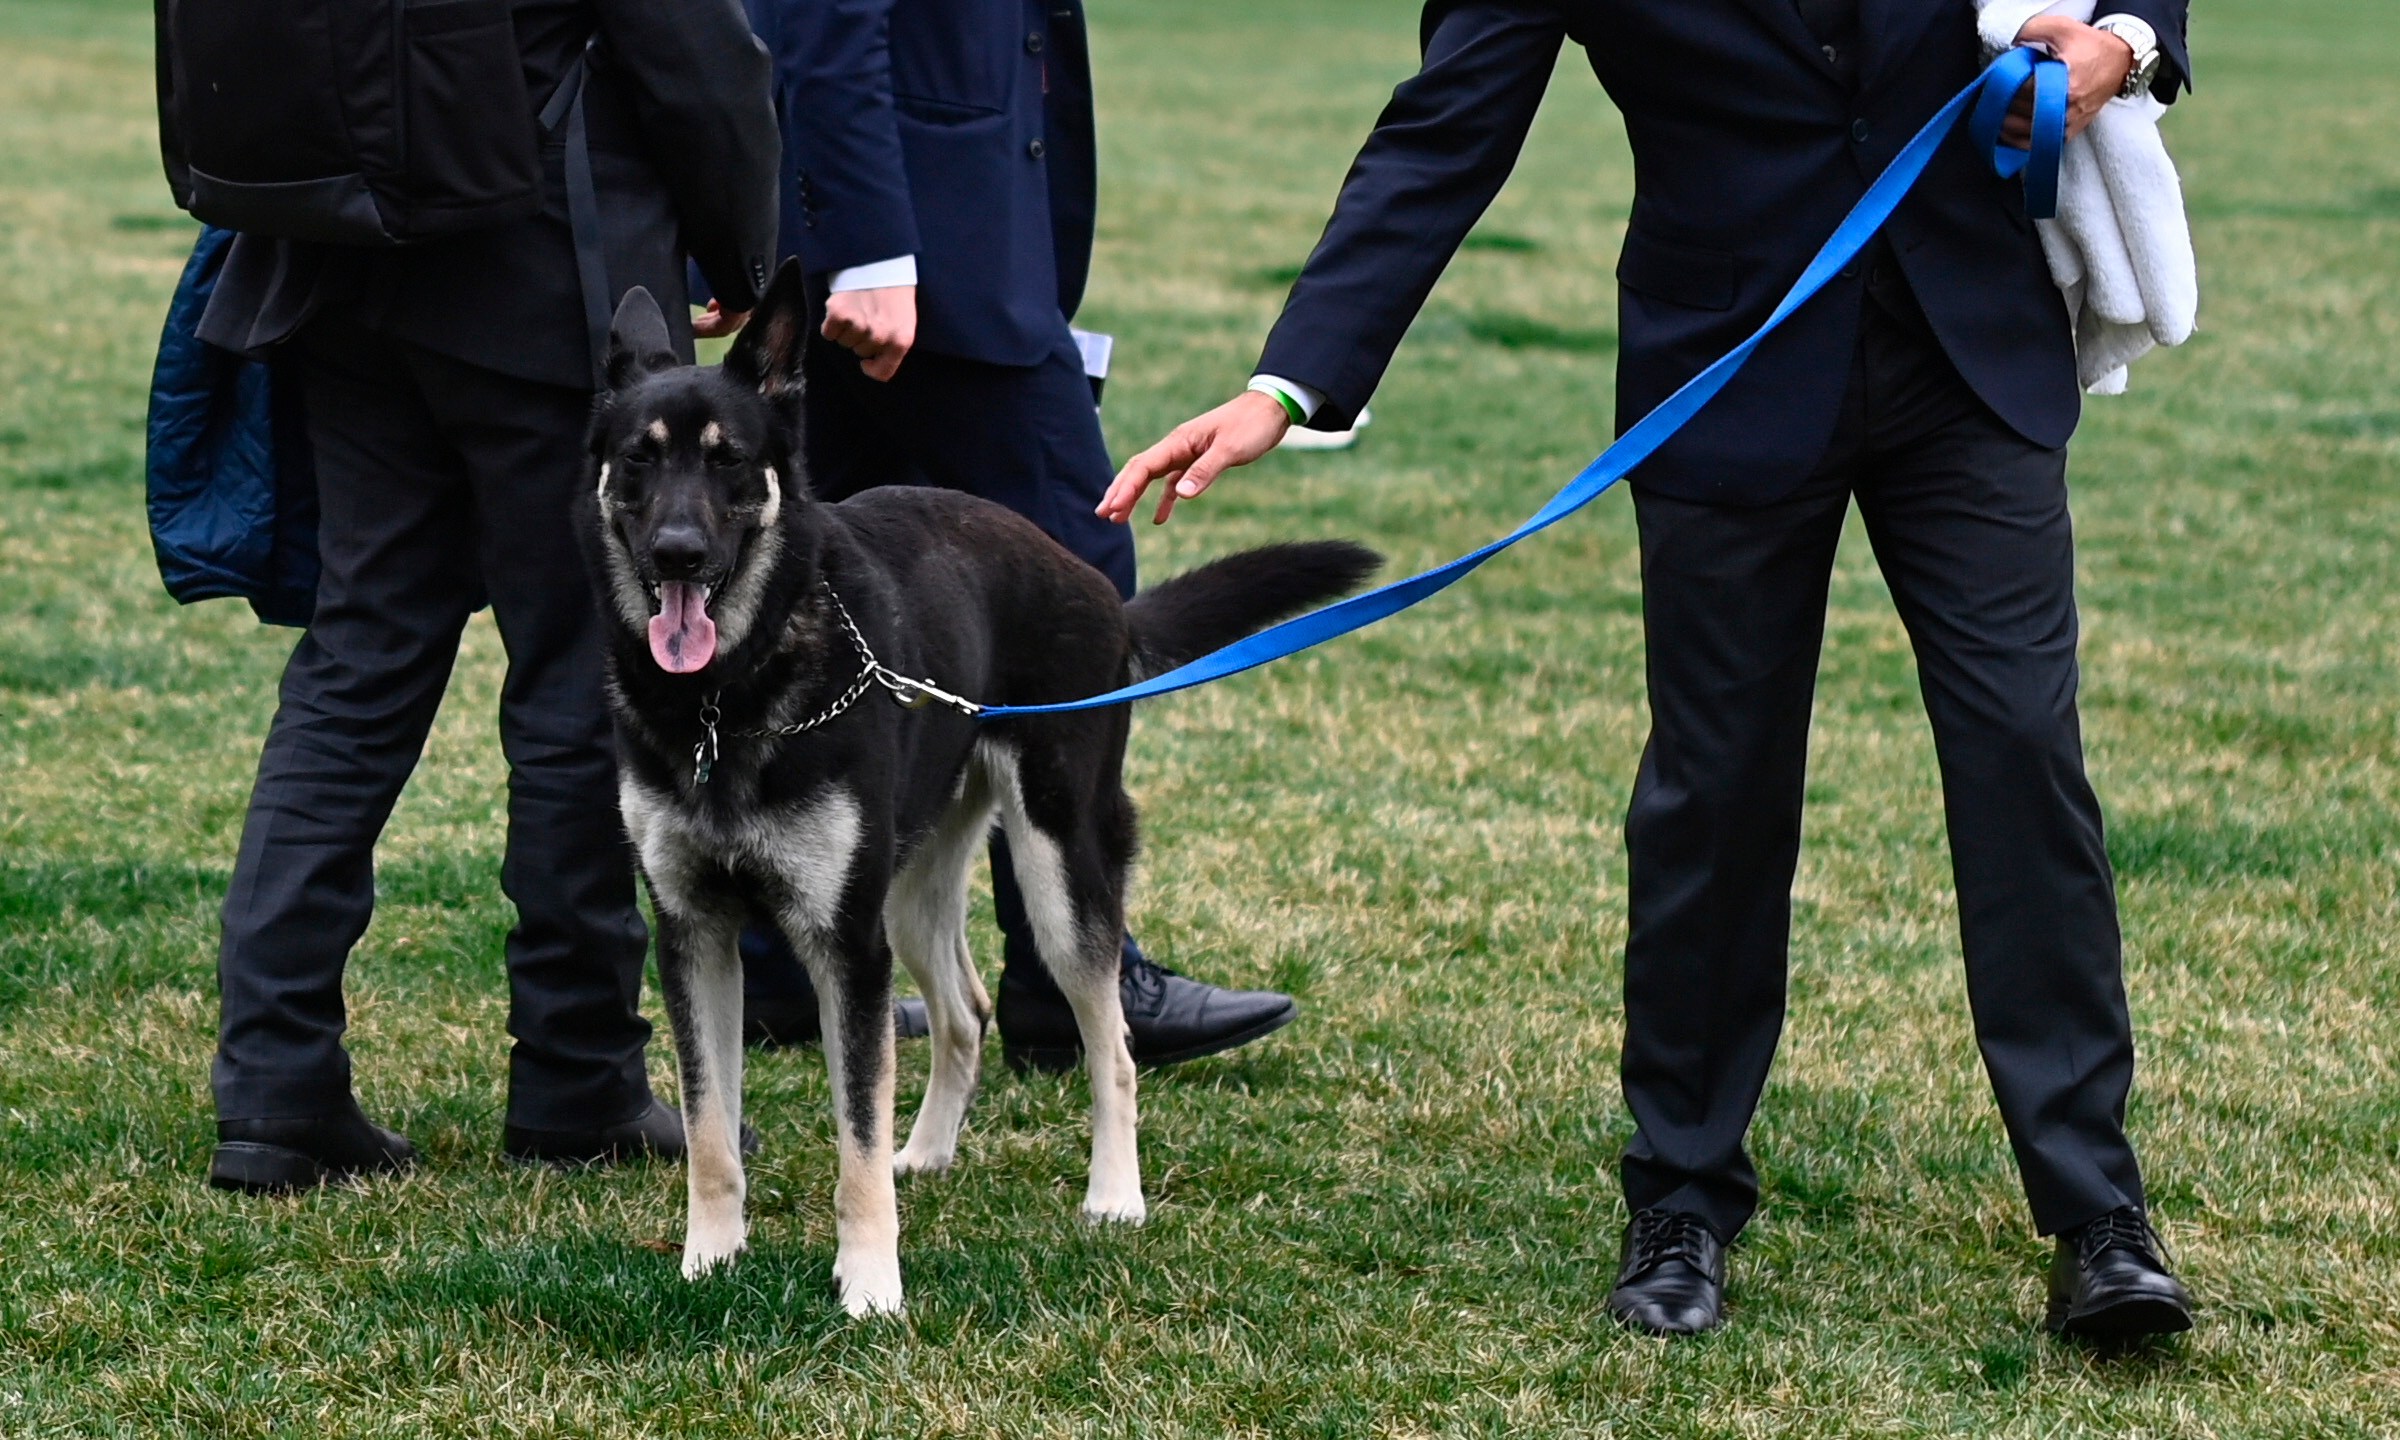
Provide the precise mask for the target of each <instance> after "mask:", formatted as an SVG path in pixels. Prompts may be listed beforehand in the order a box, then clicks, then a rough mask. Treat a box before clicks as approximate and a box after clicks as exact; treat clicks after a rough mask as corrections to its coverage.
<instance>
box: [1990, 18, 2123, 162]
mask: <svg viewBox="0 0 2400 1440" xmlns="http://www.w3.org/2000/svg"><path fill="white" fill-rule="evenodd" d="M2017 43H2018V44H2020V45H2032V46H2035V47H2037V48H2040V49H2044V50H2047V51H2049V52H2050V53H2051V54H2052V55H2054V56H2056V57H2058V58H2059V59H2061V60H2064V61H2065V62H2067V138H2068V139H2070V140H2072V139H2074V138H2075V137H2076V136H2078V135H2081V134H2082V133H2083V127H2084V126H2086V125H2089V124H2091V123H2092V117H2093V116H2095V115H2097V114H2099V113H2100V107H2101V106H2103V105H2106V104H2107V103H2108V102H2109V101H2111V100H2114V99H2116V98H2117V92H2118V91H2120V90H2122V89H2124V88H2125V77H2126V76H2128V75H2130V74H2132V73H2133V47H2132V46H2131V45H2129V44H2127V43H2126V42H2125V41H2124V40H2123V39H2121V38H2120V37H2118V36H2115V35H2111V34H2109V33H2108V32H2107V31H2106V30H2095V29H2093V28H2092V27H2091V26H2089V25H2086V24H2084V23H2083V22H2081V21H2079V20H2069V19H2068V18H2066V17H2065V16H2064V15H2036V16H2034V17H2033V18H2032V19H2031V20H2028V21H2026V22H2025V28H2024V29H2022V30H2019V31H2018V32H2017ZM2000 139H2001V140H2002V141H2003V142H2004V143H2006V144H2009V145H2013V146H2015V147H2016V148H2017V149H2019V150H2024V149H2028V148H2030V147H2031V146H2032V144H2033V84H2032V82H2031V81H2028V82H2026V85H2025V88H2024V90H2023V91H2021V92H2019V94H2018V95H2017V103H2016V104H2015V105H2014V106H2012V107H2011V108H2010V109H2009V112H2008V119H2007V120H2005V121H2003V122H2002V123H2001V126H2000Z"/></svg>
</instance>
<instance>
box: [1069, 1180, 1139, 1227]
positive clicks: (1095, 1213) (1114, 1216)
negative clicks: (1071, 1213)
mask: <svg viewBox="0 0 2400 1440" xmlns="http://www.w3.org/2000/svg"><path fill="white" fill-rule="evenodd" d="M1083 1218H1084V1219H1085V1220H1087V1221H1089V1222H1090V1223H1092V1224H1094V1225H1139V1224H1141V1223H1142V1222H1143V1221H1145V1220H1147V1219H1149V1218H1150V1207H1149V1205H1148V1204H1146V1203H1145V1202H1144V1201H1143V1200H1142V1192H1141V1189H1140V1188H1139V1187H1138V1186H1137V1187H1135V1188H1134V1189H1131V1190H1127V1191H1124V1192H1122V1193H1116V1192H1108V1193H1103V1192H1101V1191H1099V1190H1094V1191H1092V1192H1091V1193H1090V1194H1088V1195H1085V1196H1084V1197H1083Z"/></svg>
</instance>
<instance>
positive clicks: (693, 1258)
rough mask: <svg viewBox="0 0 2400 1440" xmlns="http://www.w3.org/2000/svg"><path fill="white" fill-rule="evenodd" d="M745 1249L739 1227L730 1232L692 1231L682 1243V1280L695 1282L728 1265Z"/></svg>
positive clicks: (744, 1242)
mask: <svg viewBox="0 0 2400 1440" xmlns="http://www.w3.org/2000/svg"><path fill="white" fill-rule="evenodd" d="M745 1248H746V1241H745V1239H744V1237H743V1234H742V1227H741V1226H739V1225H737V1226H735V1227H733V1229H732V1230H731V1231H716V1232H713V1233H712V1232H708V1231H702V1230H694V1231H692V1233H691V1234H690V1235H689V1236H687V1237H685V1239H684V1242H683V1278H684V1279H686V1280H697V1279H699V1278H700V1277H701V1276H703V1275H706V1274H707V1273H708V1272H709V1271H711V1270H715V1269H717V1268H718V1267H720V1266H724V1265H730V1264H732V1263H733V1257H734V1256H736V1255H739V1254H741V1253H742V1251H743V1250H744V1249H745Z"/></svg>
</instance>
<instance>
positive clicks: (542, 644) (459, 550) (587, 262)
mask: <svg viewBox="0 0 2400 1440" xmlns="http://www.w3.org/2000/svg"><path fill="white" fill-rule="evenodd" d="M513 21H514V32H515V35H516V38H517V43H518V46H519V50H520V52H521V56H522V61H523V65H524V73H525V78H526V82H527V91H528V93H529V94H530V95H532V96H534V97H537V98H536V100H535V104H537V105H540V104H542V100H541V98H540V97H549V96H553V95H561V94H566V93H571V92H568V91H565V90H563V89H562V86H565V85H569V84H573V83H580V84H581V85H582V86H583V91H582V94H583V100H584V106H585V119H586V124H585V126H584V127H583V128H584V129H585V130H586V131H587V132H588V149H585V148H576V149H573V150H572V151H571V149H570V145H569V139H570V136H569V135H568V133H567V132H566V130H564V129H554V130H553V131H552V132H551V134H550V136H549V138H548V140H547V141H546V143H545V148H544V150H543V162H544V169H545V185H544V198H543V205H542V208H541V210H540V212H539V213H538V214H536V215H533V216H531V217H530V218H527V219H524V220H521V221H515V222H510V223H507V224H503V225H500V226H496V227H493V228H489V229H484V230H479V231H475V232H472V233H469V234H466V235H462V236H459V237H456V238H452V239H446V240H441V241H436V242H431V243H427V244H423V245H419V246H413V247H408V248H400V249H388V250H368V249H351V250H339V249H334V248H331V247H319V246H310V245H302V244H296V243H289V242H281V241H271V240H265V239H261V238H258V237H248V236H245V237H244V238H243V239H242V240H240V241H239V242H237V244H236V246H235V249H234V252H233V254H232V255H231V256H230V257H229V258H228V260H227V262H226V268H225V271H224V274H223V276H222V277H221V278H220V280H219V282H218V286H217V291H216V294H215V296H214V298H213V300H212V302H211V304H210V307H209V309H208V312H207V314H206V316H205V318H204V320H203V322H202V327H201V334H202V337H203V338H204V339H207V340H209V341H211V342H212V343H215V344H218V345H222V346H225V347H226V348H228V349H233V350H239V351H244V352H250V353H256V352H259V351H262V350H264V349H267V348H270V347H274V348H278V349H279V353H280V355H281V357H282V358H283V359H284V360H286V361H288V363H289V369H290V372H291V373H293V374H295V375H296V376H297V378H298V380H299V382H300V384H301V387H302V392H303V395H304V398H305V402H306V408H307V412H308V419H309V438H310V443H311V445H312V447H313V449H314V451H315V459H316V473H317V480H318V490H319V499H320V505H321V509H322V521H321V529H320V536H319V545H320V549H321V551H322V559H323V577H322V579H321V581H320V583H319V586H318V590H317V601H316V611H315V616H314V618H313V620H312V621H311V623H310V624H309V627H308V630H307V632H306V633H305V634H304V635H303V636H302V637H301V640H300V643H299V646H298V648H297V649H296V650H295V651H294V652H293V654H292V658H291V661H290V664H289V666H288V667H287V668H286V670H285V672H284V677H283V687H282V698H281V704H280V705H279V706H278V708H277V710H276V713H275V720H274V725H273V727H272V729H271V730H270V731H269V734H268V737H267V743H266V748H265V752H264V754H263V755H262V756H261V757H260V760H259V774H258V783H257V788H256V789H255V791H254V792H253V794H252V796H251V802H250V813H249V818H248V821H247V823H246V824H245V826H244V828H243V833H242V845H241V851H240V854H239V856H238V858H237V859H236V860H235V863H234V875H233V883H232V887H231V891H230V893H229V894H228V895H227V897H226V901H225V927H224V938H223V946H222V949H221V951H220V954H219V959H218V977H219V984H220V988H221V992H222V1007H223V1013H222V1029H221V1032H220V1036H219V1041H218V1050H217V1058H216V1064H215V1071H214V1083H215V1090H216V1100H217V1115H218V1136H219V1145H218V1149H217V1153H216V1156H215V1159H214V1160H213V1162H212V1164H211V1169H210V1178H211V1181H212V1183H215V1184H218V1185H221V1186H226V1187H230V1188H238V1189H250V1190H273V1189H288V1188H293V1187H297V1186H304V1185H311V1184H317V1183H321V1182H323V1181H324V1180H327V1179H331V1178H335V1177H339V1176H342V1175H346V1174H352V1173H358V1172H362V1171H379V1170H389V1169H396V1168H399V1167H401V1166H404V1165H406V1164H408V1163H409V1162H410V1161H411V1159H412V1158H413V1153H414V1152H413V1151H412V1150H411V1148H410V1146H409V1144H408V1142H407V1141H406V1140H405V1139H404V1138H402V1137H401V1136H399V1135H397V1134H394V1133H393V1132H391V1131H389V1130H385V1129H382V1128H381V1127H379V1126H376V1125H373V1124H372V1123H370V1122H369V1121H368V1120H367V1119H366V1117H365V1116H364V1115H363V1114H362V1113H361V1111H360V1110H359V1107H358V1105H357V1102H356V1101H355V1100H354V1099H353V1098H352V1095H351V1089H350V1061H349V1057H348V1055H347V1054H346V1053H345V1052H344V1050H343V1048H342V1043H341V1035H342V1029H343V1021H344V1012H343V1006H342V989H341V980H342V969H343V965H344V962H345V960H346V958H347V956H348V954H349V951H350V948H351V946H352V945H353V944H355V943H356V942H357V940H358V938H359V936H360V934H361V933H362V932H364V931H365V929H366V927H367V922H368V918H369V916H370V914H371V913H372V910H373V908H374V899H375V885H374V869H373V866H374V849H375V842H376V838H377V836H378V835H379V833H380V832H381V830H382V828H383V825H384V822H385V820H386V819H387V818H388V816H389V814H390V812H391V807H392V804H393V802H394V801H395V800H396V799H397V797H398V796H399V793H400V789H401V786H402V785H403V784H404V783H405V782H406V780H407V779H408V776H409V773H410V771H411V770H412V769H413V768H414V766H415V764H416V761H417V757H418V755H419V754H420V753H422V751H423V748H424V743H425V737H426V734H427V731H428V729H429V728H430V726H431V725H432V723H433V717H434V712H435V709H436V708H437V706H438V705H439V704H440V701H441V698H442V692H443V690H444V688H445V686H446V685H447V683H448V680H449V676H450V670H451V665H452V661H453V659H454V658H455V656H456V653H457V649H458V641H459V635H460V631H461V629H462V627H463V626H464V625H465V624H466V621H467V618H468V616H469V615H470V614H471V613H472V612H473V611H474V610H475V609H476V608H477V607H478V606H480V605H482V604H484V603H487V602H488V603H489V604H490V605H491V607H492V610H493V614H494V617H495V619H496V620H497V621H498V623H499V628H500V635H501V639H502V642H503V643H504V644H505V645H506V647H507V650H508V661H509V663H508V675H507V678H506V680H505V681H504V683H503V686H502V690H501V697H500V738H501V746H502V749H503V750H504V751H505V752H506V754H507V756H508V762H509V798H508V842H507V856H506V859H505V861H504V862H503V865H502V869H501V885H502V888H503V889H505V890H506V891H507V893H508V896H509V898H510V899H511V900H512V901H513V902H514V903H515V906H516V911H517V923H516V926H515V928H514V929H512V930H511V931H510V932H509V936H508V940H507V961H508V974H509V986H510V997H511V1004H510V1009H509V1033H510V1034H511V1035H512V1036H514V1037H515V1040H516V1044H515V1047H514V1049H513V1051H512V1052H511V1055H510V1062H509V1095H508V1112H507V1124H506V1129H505V1134H504V1145H505V1148H506V1149H507V1151H508V1152H509V1153H510V1154H511V1155H513V1156H516V1157H519V1158H524V1159H544V1160H552V1161H586V1162H588V1161H599V1160H608V1159H616V1158H623V1157H627V1156H630V1155H635V1154H642V1153H679V1152H680V1150H681V1147H682V1143H683V1141H682V1135H683V1132H682V1124H681V1121H680V1119H679V1117H677V1116H676V1114H675V1112H674V1111H672V1110H671V1109H668V1108H667V1107H666V1106H664V1105H662V1104H660V1103H659V1102H658V1101H657V1100H656V1099H654V1098H653V1097H652V1095H651V1093H650V1086H649V1082H648V1079H647V1078H646V1075H645V1071H644V1067H643V1058H642V1057H643V1049H644V1046H645V1045H646V1043H647V1041H648V1038H649V1026H648V1024H647V1023H646V1022H645V1021H643V1019H642V1018H641V1015H640V1012H639V1010H638V1009H637V1006H636V1001H637V998H638V996H639V994H640V989H641V977H642V959H643V952H644V950H645V948H646V945H647V940H648V937H647V934H646V932H645V930H644V927H643V924H642V920H641V915H640V912H639V911H638V910H637V909H636V907H635V903H634V875H633V866H632V857H631V854H630V852H629V850H628V848H627V846H626V843H625V838H624V828H623V825H622V824H621V822H620V821H619V819H618V816H617V812H616V781H615V770H614V761H613V758H612V754H611V749H610V744H611V742H610V735H609V719H608V715H607V711H606V710H605V708H604V706H603V703H602V697H601V690H600V658H599V654H600V652H599V631H598V616H597V611H596V610H595V608H594V605H593V601H592V599H591V595H590V590H589V586H588V583H587V581H586V579H585V576H584V573H583V566H582V562H581V558H580V556H579V554H578V552H577V549H576V546H575V543H574V537H573V532H572V527H571V525H570V523H569V518H568V517H569V514H570V511H569V504H570V500H571V497H572V496H573V494H574V492H575V487H577V486H578V485H580V484H581V483H582V479H581V477H582V475H583V467H584V456H583V448H584V444H583V442H584V431H585V428H586V426H587V425H588V423H589V418H590V413H591V404H592V393H593V387H594V383H595V369H594V367H595V357H594V346H593V337H592V330H591V326H590V323H589V317H590V313H591V311H592V310H593V308H595V304H596V302H597V301H599V300H602V299H604V300H605V304H606V306H613V305H614V304H615V300H616V297H617V296H618V295H620V294H622V293H623V292H624V291H625V290H627V289H629V288H630V287H632V286H634V285H636V284H639V285H644V286H647V287H649V289H650V291H651V293H653V294H654V295H657V296H658V297H659V298H660V299H661V301H662V302H664V303H665V305H666V309H667V313H668V314H669V315H670V316H672V317H677V318H678V320H680V319H681V317H683V316H685V315H687V314H688V307H687V306H685V305H683V304H680V303H677V302H679V301H680V300H681V298H682V297H683V294H684V280H683V274H684V254H685V251H686V250H687V249H688V251H689V253H690V254H691V255H692V257H693V258H694V259H695V260H696V261H697V262H698V264H699V265H700V267H701V268H702V269H703V271H705V272H706V274H707V275H708V277H709V280H710V282H711V283H712V284H713V285H714V286H715V287H716V291H717V293H718V294H719V295H720V296H722V297H724V298H725V300H726V301H727V302H729V304H728V308H730V309H735V310H738V309H741V308H744V307H745V306H746V305H747V304H748V303H749V302H750V301H751V300H752V299H754V298H755V297H756V295H757V294H758V293H759V291H760V290H761V289H763V287H764V285H765V283H766V278H767V274H768V261H769V258H770V255H771V253H772V248H773V245H774V225H775V210H774V207H775V171H776V163H777V156H778V152H779V139H778V136H777V133H776V129H775V117H774V113H773V108H772V98H771V92H770V85H769V65H768V60H767V57H766V55H765V53H764V51H763V49H762V48H761V47H760V46H759V44H758V42H757V41H756V39H755V38H754V37H753V36H752V35H751V34H750V30H749V27H748V25H747V24H746V23H745V22H744V19H743V16H742V12H741V10H740V8H739V7H738V6H737V5H736V4H735V3H734V0H516V3H515V4H514V6H513ZM587 44H588V46H589V49H588V52H587ZM579 66H581V67H585V68H584V69H583V70H582V72H581V75H580V78H579V79H578V78H577V75H578V71H577V67H579ZM525 123H526V124H527V125H529V126H530V125H533V124H534V123H535V117H534V116H531V115H528V116H526V117H525ZM585 154H588V156H589V166H590V169H589V174H590V177H591V180H592V185H593V189H592V191H591V192H590V193H589V194H588V195H586V196H585V197H584V201H577V200H576V199H575V197H574V196H573V195H572V194H571V191H570V185H569V179H570V176H571V175H574V174H577V173H578V172H579V171H580V166H581V163H582V159H581V157H582V156H583V155H585ZM588 201H596V209H597V214H598V220H599V223H598V225H597V227H594V226H592V225H590V224H588V223H587V224H584V225H580V226H579V225H576V224H572V223H570V213H571V212H572V211H582V210H585V209H586V203H585V202H588ZM595 228H596V233H595ZM579 251H580V252H581V253H580V254H579ZM595 271H598V272H599V273H597V274H595V273H594V272H595ZM587 287H593V288H592V289H589V290H587ZM600 313H601V314H602V315H605V313H606V309H605V308H601V311H600ZM678 338H679V339H680V340H681V341H682V343H683V345H684V346H685V348H686V349H687V350H688V348H689V345H690V336H689V332H688V330H687V331H686V332H685V333H684V334H682V335H680V336H679V337H678Z"/></svg>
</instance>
